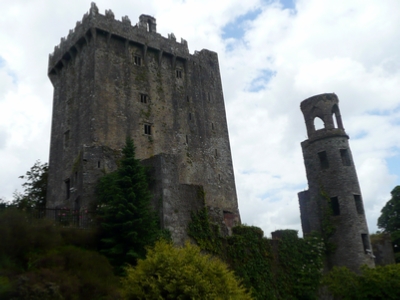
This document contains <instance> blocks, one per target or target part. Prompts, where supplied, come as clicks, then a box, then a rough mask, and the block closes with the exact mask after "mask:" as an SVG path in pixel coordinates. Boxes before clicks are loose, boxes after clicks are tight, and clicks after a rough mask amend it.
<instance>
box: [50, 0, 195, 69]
mask: <svg viewBox="0 0 400 300" xmlns="http://www.w3.org/2000/svg"><path fill="white" fill-rule="evenodd" d="M97 32H102V33H103V34H104V33H105V34H108V36H109V37H110V38H111V37H113V36H114V37H117V38H119V39H123V40H125V41H126V43H135V44H141V45H143V47H146V48H147V49H155V50H157V51H159V52H160V53H164V54H169V55H171V56H173V57H180V58H183V59H187V58H188V57H189V48H188V44H187V41H186V40H184V39H181V42H180V43H179V42H177V41H176V38H175V36H174V34H172V33H171V34H169V35H168V38H166V37H163V36H161V34H159V33H157V30H156V19H155V18H153V17H151V16H148V15H141V16H140V17H139V22H138V23H137V24H135V25H134V26H132V24H131V21H130V19H129V17H128V16H124V17H122V20H121V21H119V20H116V19H115V16H114V13H113V12H112V11H111V10H106V11H105V14H104V15H102V14H100V13H99V9H98V8H97V6H96V4H95V3H93V2H92V4H91V7H90V10H89V12H87V13H86V14H84V15H83V17H82V21H78V22H76V26H75V28H74V29H71V30H70V31H69V34H68V36H67V37H63V38H61V41H60V44H59V45H57V46H55V47H54V52H53V53H52V54H50V56H49V69H48V74H54V73H57V71H58V70H59V69H61V68H62V67H64V66H65V65H66V64H67V63H68V61H69V60H71V59H73V58H74V57H75V55H77V53H79V52H80V50H81V48H82V46H84V45H88V44H89V43H90V42H92V41H95V38H96V34H97Z"/></svg>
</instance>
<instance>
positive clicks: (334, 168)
mask: <svg viewBox="0 0 400 300" xmlns="http://www.w3.org/2000/svg"><path fill="white" fill-rule="evenodd" d="M300 107H301V111H302V112H303V115H304V119H305V123H306V128H307V135H308V139H307V140H305V141H304V142H302V143H301V147H302V149H303V156H304V164H305V167H306V174H307V180H308V186H309V189H308V190H307V191H303V192H300V193H299V202H300V212H301V223H302V228H303V233H304V235H308V234H310V233H312V232H317V233H320V234H321V235H323V236H324V235H325V237H327V235H329V242H330V243H331V244H332V245H333V249H334V250H333V251H332V252H331V253H330V254H329V257H328V261H327V262H328V265H327V267H328V268H331V267H332V266H346V267H348V268H350V269H351V270H354V271H359V268H360V266H362V265H364V264H366V265H368V266H371V267H372V266H374V260H373V254H372V248H371V243H370V239H369V234H368V227H367V222H366V218H365V212H364V206H363V200H362V196H361V190H360V186H359V183H358V178H357V173H356V168H355V165H354V161H353V157H352V154H351V150H350V146H349V141H348V140H349V136H348V135H347V134H346V132H345V130H344V127H343V122H342V117H341V114H340V110H339V100H338V98H337V96H336V95H335V94H321V95H316V96H313V97H310V98H308V99H306V100H304V101H303V102H301V106H300ZM318 118H319V119H320V122H321V121H322V123H323V128H321V129H316V128H315V122H316V120H317V119H318ZM329 232H331V234H330V233H329Z"/></svg>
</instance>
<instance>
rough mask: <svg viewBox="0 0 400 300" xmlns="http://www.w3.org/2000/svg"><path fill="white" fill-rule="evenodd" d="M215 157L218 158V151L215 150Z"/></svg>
mask: <svg viewBox="0 0 400 300" xmlns="http://www.w3.org/2000/svg"><path fill="white" fill-rule="evenodd" d="M215 157H218V150H217V149H215Z"/></svg>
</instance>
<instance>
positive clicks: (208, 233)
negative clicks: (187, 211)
mask: <svg viewBox="0 0 400 300" xmlns="http://www.w3.org/2000/svg"><path fill="white" fill-rule="evenodd" d="M191 217H192V222H190V223H189V226H188V235H190V236H191V237H193V238H194V239H195V240H196V242H197V243H198V245H199V246H200V248H201V249H204V250H207V251H209V252H211V253H214V254H222V236H221V233H220V229H219V226H218V225H216V224H213V223H211V222H210V220H209V216H208V210H207V208H206V207H205V208H203V209H201V210H200V211H198V212H197V213H194V212H192V214H191Z"/></svg>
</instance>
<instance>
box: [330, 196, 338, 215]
mask: <svg viewBox="0 0 400 300" xmlns="http://www.w3.org/2000/svg"><path fill="white" fill-rule="evenodd" d="M331 208H332V214H333V215H334V216H339V215H340V205H339V199H338V197H332V198H331Z"/></svg>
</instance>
